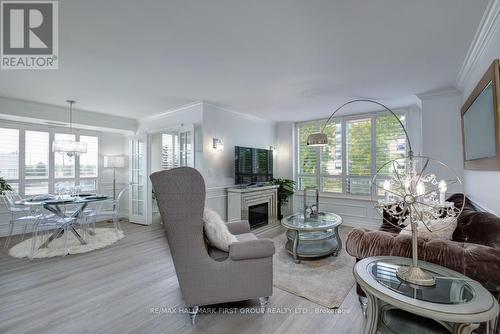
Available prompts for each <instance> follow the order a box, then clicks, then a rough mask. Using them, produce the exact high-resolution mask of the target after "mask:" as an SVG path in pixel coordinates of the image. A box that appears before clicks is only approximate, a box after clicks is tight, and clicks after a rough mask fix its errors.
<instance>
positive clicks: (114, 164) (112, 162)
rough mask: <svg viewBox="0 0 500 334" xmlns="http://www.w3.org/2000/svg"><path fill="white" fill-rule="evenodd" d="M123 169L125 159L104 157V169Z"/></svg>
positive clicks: (122, 157) (116, 156)
mask: <svg viewBox="0 0 500 334" xmlns="http://www.w3.org/2000/svg"><path fill="white" fill-rule="evenodd" d="M123 167H125V157H124V156H122V155H105V156H104V168H123Z"/></svg>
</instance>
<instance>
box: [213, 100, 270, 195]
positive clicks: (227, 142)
mask: <svg viewBox="0 0 500 334" xmlns="http://www.w3.org/2000/svg"><path fill="white" fill-rule="evenodd" d="M203 138H204V139H203V142H204V144H203V157H204V163H205V166H204V177H205V182H206V184H207V187H209V188H212V187H223V186H232V185H234V147H235V146H246V147H256V148H265V149H269V146H271V145H272V146H276V131H275V123H274V122H272V121H266V120H262V119H259V118H256V117H253V116H249V115H245V114H241V113H237V112H234V111H231V110H226V109H222V108H220V107H218V106H214V105H211V104H208V103H204V107H203ZM213 138H219V139H221V140H222V141H223V143H224V150H223V151H215V150H214V149H213V142H212V140H213Z"/></svg>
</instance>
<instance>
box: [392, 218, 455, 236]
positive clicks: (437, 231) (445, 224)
mask: <svg viewBox="0 0 500 334" xmlns="http://www.w3.org/2000/svg"><path fill="white" fill-rule="evenodd" d="M407 220H408V219H407ZM430 225H431V230H429V229H428V228H427V227H425V225H424V223H422V222H421V221H419V222H417V236H418V237H419V238H424V239H447V240H451V239H452V236H453V232H454V231H455V229H456V228H457V219H456V218H455V217H447V218H443V219H435V220H431V221H430ZM411 233H412V232H411V224H410V223H408V225H406V227H404V228H403V230H402V231H401V232H400V233H399V234H402V235H411Z"/></svg>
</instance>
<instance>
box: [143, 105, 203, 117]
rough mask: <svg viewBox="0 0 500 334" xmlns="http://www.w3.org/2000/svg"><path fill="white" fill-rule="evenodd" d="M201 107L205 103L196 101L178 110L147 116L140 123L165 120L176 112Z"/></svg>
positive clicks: (177, 108)
mask: <svg viewBox="0 0 500 334" xmlns="http://www.w3.org/2000/svg"><path fill="white" fill-rule="evenodd" d="M199 105H203V101H196V102H193V103H188V104H184V105H182V106H179V107H176V108H173V109H168V110H165V111H162V112H159V113H157V114H153V115H150V116H146V117H143V118H140V119H139V122H141V121H144V120H152V119H158V118H163V117H165V116H168V115H171V114H175V113H176V112H180V111H183V110H186V109H190V108H193V107H196V106H199Z"/></svg>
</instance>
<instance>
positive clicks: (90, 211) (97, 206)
mask: <svg viewBox="0 0 500 334" xmlns="http://www.w3.org/2000/svg"><path fill="white" fill-rule="evenodd" d="M102 203H103V202H90V203H88V204H87V207H86V208H85V210H83V211H82V212H81V214H80V215H79V216H78V217H76V219H77V220H76V223H77V224H78V225H79V227H80V234H81V236H82V238H83V240H87V235H88V234H89V233H88V231H89V228H92V230H91V231H92V232H94V233H95V223H96V218H97V217H98V215H99V212H100V211H101V206H102ZM73 212H74V211H73ZM92 232H91V233H92Z"/></svg>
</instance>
